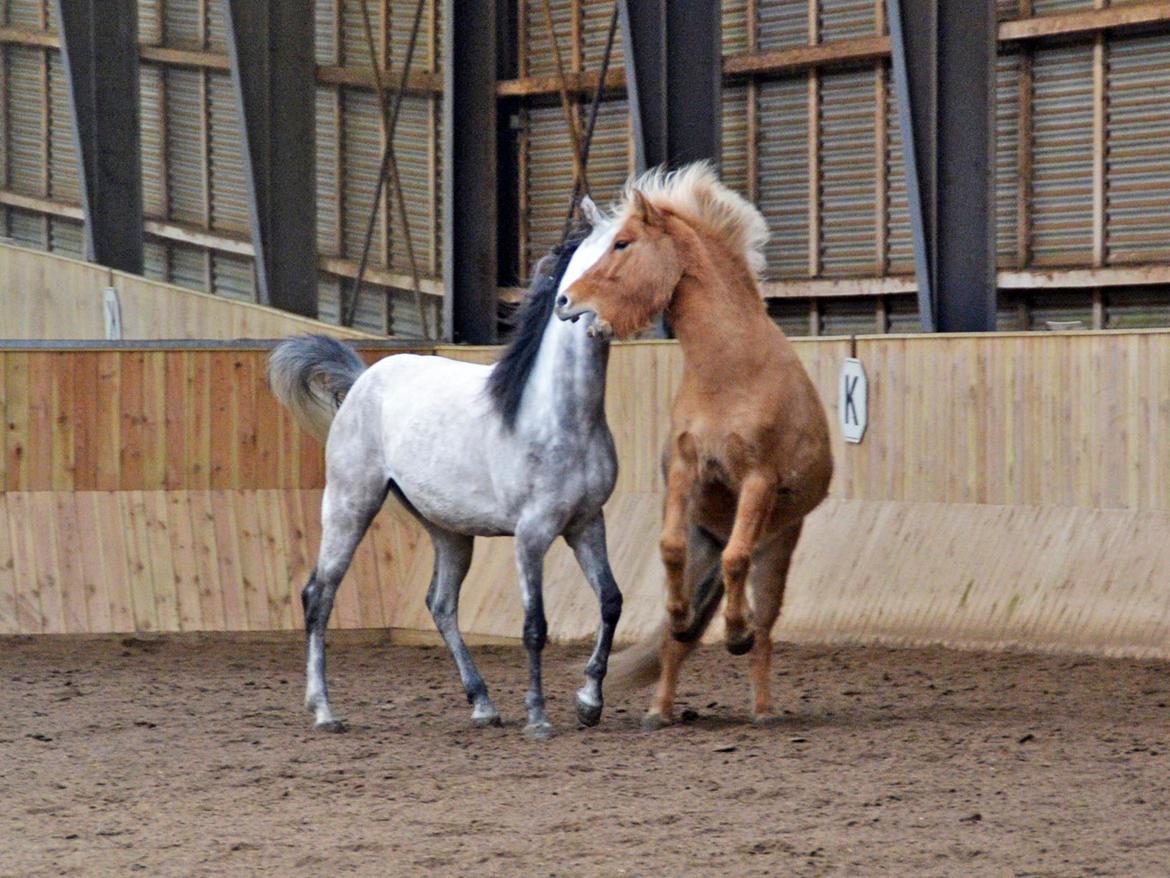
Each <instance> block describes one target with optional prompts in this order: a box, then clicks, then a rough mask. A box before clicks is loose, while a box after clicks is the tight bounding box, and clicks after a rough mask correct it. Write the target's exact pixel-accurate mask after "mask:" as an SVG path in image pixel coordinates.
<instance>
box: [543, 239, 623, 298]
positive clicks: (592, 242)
mask: <svg viewBox="0 0 1170 878" xmlns="http://www.w3.org/2000/svg"><path fill="white" fill-rule="evenodd" d="M617 231H618V230H617V224H616V223H614V222H612V221H606V222H605V223H604V224H602V225H600V226H597V227H595V228H594V229H593V232H592V233H591V234H590V235H589V237H588V238H586V239H585V240H584V241H582V242H581V245H580V246H579V247H578V248H577V250H576V252H574V253H573V258H572V259H570V260H569V265H568V267H566V268H565V273H564V275H563V276H562V277H561V283H560V286H558V287H557V295H560V294H561V293H563V292H564V291H565V290H567V289H568V288H569V287H571V286H572V285H573V284H574V283H575V282H576V281H577V279H578V278H579V277H581V275H583V274H584V273H585V272H587V271H588V270H589V269H590V268H592V267H593V264H594V263H595V262H597V260H599V259H600V258H601V257H602V256H604V255H605V252H606V251H607V250H608V249H609V247H610V245H611V244H612V243H613V239H614V236H615V235H616V234H617Z"/></svg>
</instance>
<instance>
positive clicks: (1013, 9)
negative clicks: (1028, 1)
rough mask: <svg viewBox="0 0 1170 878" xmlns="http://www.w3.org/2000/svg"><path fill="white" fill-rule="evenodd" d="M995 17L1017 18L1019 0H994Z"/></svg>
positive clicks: (1003, 19) (1003, 18)
mask: <svg viewBox="0 0 1170 878" xmlns="http://www.w3.org/2000/svg"><path fill="white" fill-rule="evenodd" d="M995 17H996V19H997V20H999V21H1009V20H1011V19H1014V18H1019V17H1020V0H995Z"/></svg>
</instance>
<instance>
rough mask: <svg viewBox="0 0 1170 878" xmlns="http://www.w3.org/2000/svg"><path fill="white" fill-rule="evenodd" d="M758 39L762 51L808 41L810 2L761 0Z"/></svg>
mask: <svg viewBox="0 0 1170 878" xmlns="http://www.w3.org/2000/svg"><path fill="white" fill-rule="evenodd" d="M756 20H757V22H758V24H757V39H758V41H759V48H760V50H761V51H764V50H767V49H786V48H791V47H792V46H803V45H806V44H807V43H808V4H807V3H804V2H800V0H759V2H758V6H757V12H756Z"/></svg>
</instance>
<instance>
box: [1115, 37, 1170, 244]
mask: <svg viewBox="0 0 1170 878" xmlns="http://www.w3.org/2000/svg"><path fill="white" fill-rule="evenodd" d="M1107 83H1108V94H1109V100H1108V104H1107V112H1108V117H1107V128H1106V131H1107V138H1108V140H1107V145H1108V149H1107V151H1106V162H1107V188H1106V194H1107V200H1106V211H1107V213H1106V242H1107V246H1108V251H1107V252H1108V261H1109V262H1110V263H1124V262H1150V261H1155V260H1156V261H1160V262H1165V261H1167V260H1168V259H1170V36H1167V35H1165V34H1161V35H1158V36H1149V37H1140V38H1137V39H1134V38H1130V39H1124V40H1114V41H1112V42H1111V43H1110V45H1109V48H1108V79H1107Z"/></svg>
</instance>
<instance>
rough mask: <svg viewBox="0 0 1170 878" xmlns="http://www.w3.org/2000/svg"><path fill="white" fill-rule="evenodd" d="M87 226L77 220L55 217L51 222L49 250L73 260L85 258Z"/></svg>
mask: <svg viewBox="0 0 1170 878" xmlns="http://www.w3.org/2000/svg"><path fill="white" fill-rule="evenodd" d="M84 235H85V225H84V224H83V223H79V222H77V221H76V220H71V219H66V218H64V217H60V216H55V217H52V218H51V219H50V220H49V249H50V250H51V251H52V252H54V253H60V254H61V255H62V256H69V257H72V258H73V259H81V258H83V253H84V250H85V243H84V241H83V240H82V239H83V236H84Z"/></svg>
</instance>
